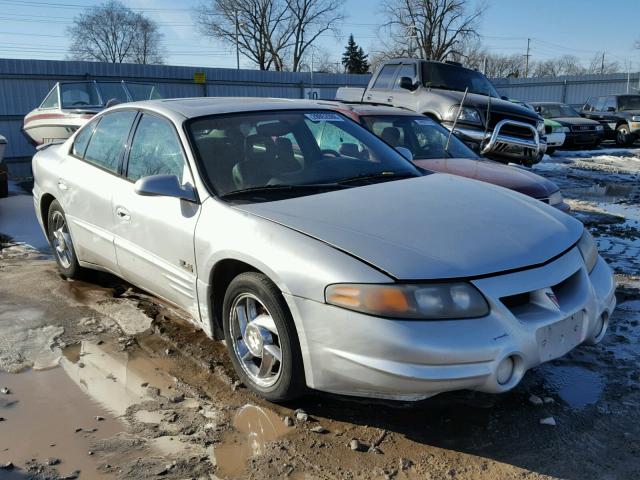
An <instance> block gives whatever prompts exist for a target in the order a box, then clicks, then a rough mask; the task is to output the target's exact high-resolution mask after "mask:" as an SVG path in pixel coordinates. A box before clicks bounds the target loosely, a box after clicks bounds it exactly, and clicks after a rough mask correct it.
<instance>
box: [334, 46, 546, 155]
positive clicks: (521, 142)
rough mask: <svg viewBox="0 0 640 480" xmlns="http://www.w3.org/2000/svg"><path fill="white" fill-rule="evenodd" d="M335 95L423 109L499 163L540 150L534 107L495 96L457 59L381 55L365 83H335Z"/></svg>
mask: <svg viewBox="0 0 640 480" xmlns="http://www.w3.org/2000/svg"><path fill="white" fill-rule="evenodd" d="M465 90H466V91H467V93H466V96H465ZM336 99H337V100H340V101H345V102H352V103H353V102H359V103H360V102H362V103H371V104H378V105H392V106H394V107H403V108H406V109H409V110H412V111H414V112H418V113H421V114H423V115H427V116H429V117H432V118H434V119H435V120H437V121H439V122H440V123H442V125H444V126H445V127H447V128H448V129H449V130H452V129H453V131H454V133H455V134H456V136H458V137H459V138H461V139H462V140H463V141H464V142H465V143H467V144H468V145H469V146H471V147H472V148H474V150H476V151H477V152H478V153H481V154H482V155H484V156H486V157H490V158H492V159H495V160H499V161H502V162H505V163H508V162H517V163H521V164H523V165H533V164H534V163H537V162H539V161H540V159H541V158H542V156H543V154H544V152H545V150H546V143H545V141H544V139H543V136H544V121H543V119H542V118H541V117H540V116H539V115H538V114H537V113H536V112H534V111H532V110H530V109H528V108H525V107H523V106H520V105H517V104H515V103H513V102H510V101H509V100H508V99H506V97H505V98H502V97H500V95H498V93H497V92H496V89H495V88H494V86H493V85H492V84H491V82H490V81H489V80H488V79H487V78H486V77H485V76H484V75H483V74H482V73H480V72H477V71H475V70H470V69H468V68H464V67H462V66H461V65H459V64H453V63H449V62H433V61H426V60H418V59H412V58H400V59H394V60H387V61H386V62H384V63H383V64H382V65H380V67H378V70H377V71H376V72H375V73H374V74H373V77H372V78H371V81H370V82H369V85H368V86H367V88H366V89H362V88H353V87H344V88H340V89H338V93H337V95H336ZM463 99H464V101H463ZM456 118H457V120H456ZM454 124H455V125H454Z"/></svg>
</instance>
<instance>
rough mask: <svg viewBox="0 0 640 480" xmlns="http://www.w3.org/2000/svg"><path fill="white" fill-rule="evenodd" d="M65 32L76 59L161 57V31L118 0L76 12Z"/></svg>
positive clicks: (117, 60) (137, 60)
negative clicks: (79, 12) (69, 39)
mask: <svg viewBox="0 0 640 480" xmlns="http://www.w3.org/2000/svg"><path fill="white" fill-rule="evenodd" d="M67 33H68V35H69V37H71V39H72V40H71V45H70V47H69V53H70V56H71V58H74V59H77V60H93V61H98V62H108V63H123V62H134V63H147V62H148V61H150V60H151V59H153V63H159V62H161V61H162V57H161V53H160V52H161V44H160V42H161V34H160V33H159V32H158V28H157V26H156V24H155V22H154V21H153V20H150V19H148V18H146V17H144V16H143V15H142V14H138V13H135V12H133V11H132V10H131V9H129V8H127V7H126V6H125V5H124V4H122V3H120V2H119V1H117V0H109V1H108V2H106V3H104V4H102V5H100V6H96V7H92V8H90V9H88V10H87V11H85V12H84V13H81V14H80V15H78V16H76V17H75V18H74V19H73V25H71V26H70V27H69V28H68V29H67ZM141 53H142V54H141Z"/></svg>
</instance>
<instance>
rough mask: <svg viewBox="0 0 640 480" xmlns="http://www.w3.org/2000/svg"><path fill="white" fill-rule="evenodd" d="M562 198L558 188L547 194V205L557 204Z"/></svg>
mask: <svg viewBox="0 0 640 480" xmlns="http://www.w3.org/2000/svg"><path fill="white" fill-rule="evenodd" d="M562 200H563V198H562V192H561V191H560V190H558V191H557V192H554V193H552V194H551V195H549V205H559V204H561V203H562Z"/></svg>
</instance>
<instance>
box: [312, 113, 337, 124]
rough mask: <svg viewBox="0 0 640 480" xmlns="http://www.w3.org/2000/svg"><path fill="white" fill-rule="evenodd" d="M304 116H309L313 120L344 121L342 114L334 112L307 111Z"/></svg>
mask: <svg viewBox="0 0 640 480" xmlns="http://www.w3.org/2000/svg"><path fill="white" fill-rule="evenodd" d="M304 116H305V117H307V118H308V119H309V120H311V121H312V122H343V121H344V119H343V118H342V117H341V116H340V115H338V114H337V113H332V112H326V113H324V112H322V113H319V112H315V113H305V114H304Z"/></svg>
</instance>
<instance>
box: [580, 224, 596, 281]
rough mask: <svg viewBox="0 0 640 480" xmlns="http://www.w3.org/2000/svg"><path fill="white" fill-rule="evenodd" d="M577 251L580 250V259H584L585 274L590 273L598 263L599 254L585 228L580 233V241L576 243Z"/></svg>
mask: <svg viewBox="0 0 640 480" xmlns="http://www.w3.org/2000/svg"><path fill="white" fill-rule="evenodd" d="M578 250H580V255H582V258H583V259H584V264H585V265H586V267H587V272H589V273H591V271H592V270H593V268H594V267H595V266H596V263H597V262H598V255H599V254H598V247H597V245H596V241H595V240H594V239H593V237H592V236H591V234H590V233H589V231H588V230H587V229H586V228H585V229H584V232H583V233H582V237H580V240H579V241H578Z"/></svg>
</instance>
